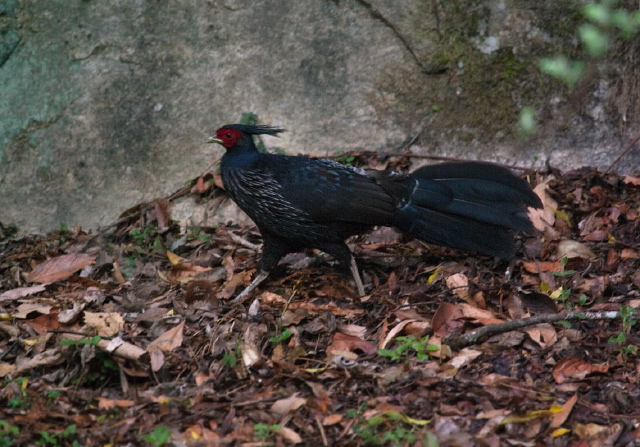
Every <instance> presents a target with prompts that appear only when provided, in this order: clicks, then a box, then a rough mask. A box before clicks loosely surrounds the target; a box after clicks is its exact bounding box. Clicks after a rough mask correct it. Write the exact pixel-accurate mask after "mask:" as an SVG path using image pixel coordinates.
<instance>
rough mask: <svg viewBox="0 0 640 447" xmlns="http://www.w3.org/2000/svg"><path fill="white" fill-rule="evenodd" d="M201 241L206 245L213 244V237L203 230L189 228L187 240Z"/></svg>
mask: <svg viewBox="0 0 640 447" xmlns="http://www.w3.org/2000/svg"><path fill="white" fill-rule="evenodd" d="M193 239H200V240H201V241H202V242H204V243H207V244H208V243H209V242H211V235H210V234H207V233H203V232H202V228H198V227H188V228H187V240H193Z"/></svg>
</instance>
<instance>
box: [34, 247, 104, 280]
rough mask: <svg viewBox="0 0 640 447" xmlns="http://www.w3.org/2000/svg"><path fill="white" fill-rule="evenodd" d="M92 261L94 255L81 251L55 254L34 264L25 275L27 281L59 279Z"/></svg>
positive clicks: (94, 260) (65, 277)
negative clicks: (40, 262) (36, 264)
mask: <svg viewBox="0 0 640 447" xmlns="http://www.w3.org/2000/svg"><path fill="white" fill-rule="evenodd" d="M94 262H96V257H95V256H94V255H86V254H82V253H72V254H69V255H62V256H57V257H55V258H51V259H49V260H48V261H44V262H43V263H42V264H40V265H38V266H36V268H34V269H33V270H32V271H31V273H30V274H29V276H28V277H27V281H29V282H39V283H43V284H50V283H52V282H56V281H61V280H63V279H67V278H68V277H70V276H71V275H73V274H74V273H75V272H77V271H78V270H81V269H83V268H84V267H86V266H88V265H89V264H93V263H94Z"/></svg>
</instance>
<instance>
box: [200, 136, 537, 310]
mask: <svg viewBox="0 0 640 447" xmlns="http://www.w3.org/2000/svg"><path fill="white" fill-rule="evenodd" d="M280 132H283V129H277V128H274V127H270V126H248V125H241V124H230V125H226V126H224V127H221V128H220V129H218V130H217V131H216V134H215V137H211V138H210V139H209V142H213V143H219V144H222V145H223V146H224V147H225V148H226V153H225V155H224V156H223V157H222V161H221V164H220V171H221V174H222V182H223V184H224V188H225V190H226V191H227V193H228V194H229V195H230V196H231V198H232V199H233V200H234V201H235V202H236V203H237V204H238V206H240V208H242V210H243V211H244V212H245V213H247V214H248V215H249V217H251V219H253V221H254V222H255V223H256V225H257V226H258V228H259V230H260V233H261V234H262V238H263V241H264V244H263V252H262V260H261V263H260V271H259V272H258V275H257V276H256V278H255V279H254V280H253V281H252V282H251V284H250V285H249V286H248V287H247V288H246V289H245V290H244V291H242V293H240V295H238V297H236V299H235V300H234V301H240V300H242V299H243V298H245V297H246V296H247V295H248V294H249V293H251V292H252V291H253V289H255V288H256V287H257V286H258V284H260V283H261V282H262V281H264V280H265V279H266V278H267V276H268V275H269V272H270V271H271V270H272V269H273V268H274V267H275V266H276V265H277V264H278V261H280V259H281V258H282V257H283V256H284V255H286V254H288V253H292V252H296V251H301V250H303V249H305V248H316V249H319V250H322V251H324V252H326V253H329V254H330V255H332V256H334V257H335V258H336V259H337V260H338V261H339V263H340V264H341V265H342V266H343V267H345V268H349V269H350V270H351V273H352V274H353V277H354V280H355V282H356V286H357V288H358V293H359V294H360V295H364V287H363V284H362V281H361V279H360V274H359V273H358V268H357V266H356V263H355V260H354V258H353V256H352V254H351V252H350V250H349V248H348V247H347V245H346V244H345V243H344V239H345V238H347V237H349V236H351V235H354V234H359V233H362V232H364V231H366V230H367V229H369V228H371V227H373V226H377V225H384V226H390V227H395V228H397V229H399V230H400V231H402V232H403V233H405V234H407V235H409V236H412V237H414V238H417V239H419V240H421V241H424V242H426V243H429V244H436V245H442V246H446V247H452V248H461V249H465V250H473V251H477V252H480V253H484V254H488V255H492V256H497V257H500V258H503V259H509V258H511V257H513V255H514V254H515V246H514V240H513V231H514V230H520V231H525V232H533V231H534V229H533V225H532V224H531V221H530V220H529V217H528V216H527V212H526V211H527V207H534V208H541V207H542V203H541V202H540V199H539V198H538V196H537V195H536V194H534V193H533V191H532V190H531V189H530V188H529V185H528V184H527V183H526V182H525V181H524V180H522V179H521V178H519V177H516V176H515V175H514V174H512V173H511V171H509V170H508V169H506V168H503V167H500V166H496V165H493V164H489V163H483V162H460V163H441V164H438V165H433V166H425V167H423V168H420V169H417V170H416V171H414V172H413V173H411V174H408V175H405V174H399V173H397V172H393V171H388V170H385V171H377V170H363V169H358V168H354V167H348V166H344V165H341V164H339V163H336V162H334V161H330V160H320V159H311V158H306V157H299V156H298V157H295V156H294V157H292V156H286V155H276V154H267V153H261V152H258V150H257V148H256V146H255V144H254V141H253V135H277V134H278V133H280Z"/></svg>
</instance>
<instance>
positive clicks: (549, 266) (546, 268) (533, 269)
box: [522, 261, 562, 273]
mask: <svg viewBox="0 0 640 447" xmlns="http://www.w3.org/2000/svg"><path fill="white" fill-rule="evenodd" d="M522 267H523V268H524V269H525V270H526V271H527V272H529V273H540V272H561V271H562V264H561V263H560V261H544V262H543V261H532V262H528V261H524V262H523V263H522Z"/></svg>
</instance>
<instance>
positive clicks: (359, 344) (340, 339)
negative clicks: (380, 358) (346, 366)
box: [326, 332, 377, 358]
mask: <svg viewBox="0 0 640 447" xmlns="http://www.w3.org/2000/svg"><path fill="white" fill-rule="evenodd" d="M356 349H358V350H360V351H362V352H364V353H365V354H368V355H371V354H375V353H376V352H377V348H376V346H375V345H373V344H371V343H369V342H368V341H366V340H363V339H361V338H358V337H352V336H350V335H345V334H342V333H340V332H336V333H335V334H333V339H332V340H331V344H330V345H329V346H328V347H327V349H326V353H327V357H328V358H334V357H336V356H340V355H341V356H343V357H345V358H357V357H358V356H357V355H356V354H355V353H354V351H355V350H356ZM349 354H351V355H349Z"/></svg>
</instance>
